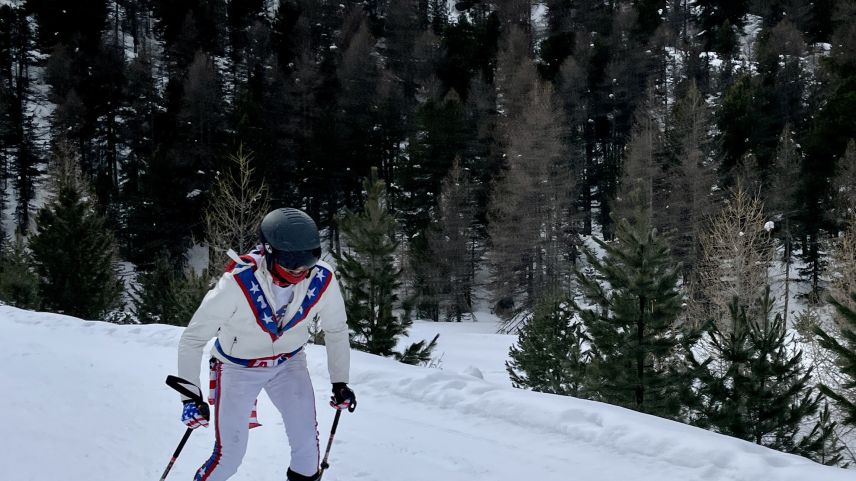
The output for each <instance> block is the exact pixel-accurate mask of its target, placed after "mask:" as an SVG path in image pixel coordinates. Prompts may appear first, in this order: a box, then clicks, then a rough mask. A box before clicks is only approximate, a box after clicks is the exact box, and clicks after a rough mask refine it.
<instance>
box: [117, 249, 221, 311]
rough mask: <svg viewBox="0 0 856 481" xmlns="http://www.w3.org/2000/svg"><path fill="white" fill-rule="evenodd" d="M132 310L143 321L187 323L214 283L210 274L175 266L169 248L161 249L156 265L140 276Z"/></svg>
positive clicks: (135, 289)
mask: <svg viewBox="0 0 856 481" xmlns="http://www.w3.org/2000/svg"><path fill="white" fill-rule="evenodd" d="M137 281H138V286H136V287H135V288H134V290H133V291H134V292H133V294H134V299H133V304H134V308H133V312H134V315H135V316H136V318H137V321H138V322H140V323H142V324H152V323H158V324H172V325H176V326H186V325H187V323H188V322H189V321H190V318H191V317H192V316H193V313H194V312H195V311H196V308H197V307H199V303H200V302H201V301H202V298H203V297H204V296H205V293H206V292H207V291H208V289H209V288H210V287H211V286H210V285H209V278H208V276H207V274H205V273H203V274H201V275H197V274H196V273H195V272H193V270H187V271H186V272H185V271H183V270H176V268H175V266H174V263H173V262H172V260H171V258H170V256H169V252H167V251H166V250H163V251H161V253H160V255H159V256H158V258H157V260H155V262H154V265H153V267H152V269H151V270H149V271H148V272H143V273H141V274H140V276H139V278H138V280H137Z"/></svg>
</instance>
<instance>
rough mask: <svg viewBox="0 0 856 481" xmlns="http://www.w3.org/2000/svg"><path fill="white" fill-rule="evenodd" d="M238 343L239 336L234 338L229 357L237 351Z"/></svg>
mask: <svg viewBox="0 0 856 481" xmlns="http://www.w3.org/2000/svg"><path fill="white" fill-rule="evenodd" d="M237 343H238V336H234V337H233V338H232V347H230V348H229V355H230V356H231V355H232V351H233V350H234V349H235V344H237Z"/></svg>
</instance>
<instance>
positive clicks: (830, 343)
mask: <svg viewBox="0 0 856 481" xmlns="http://www.w3.org/2000/svg"><path fill="white" fill-rule="evenodd" d="M850 301H851V302H853V303H856V290H854V291H852V292H851V293H850ZM830 302H831V303H832V305H833V306H835V309H836V310H837V311H838V314H839V315H840V320H841V331H840V337H839V336H834V335H832V334H830V333H828V332H826V331H825V330H823V329H822V328H821V327H819V326H818V327H816V328H815V334H817V336H818V338H819V341H820V345H821V346H823V347H825V348H826V349H828V350H830V351H832V353H834V354H835V356H836V357H837V364H838V366H839V368H840V369H841V373H842V374H843V375H844V376H845V378H846V380H845V381H844V382H843V383H842V384H841V386H837V387H836V386H827V385H821V387H820V389H821V390H822V391H823V393H824V394H826V395H827V396H829V397H830V398H832V400H833V401H835V403H836V404H837V405H838V406H839V407H840V408H841V411H842V412H843V414H844V417H843V419H842V421H843V422H844V423H845V424H849V425H851V426H856V310H854V309H853V308H851V307H849V306H847V305H846V304H845V303H843V302H841V301H839V300H837V299H834V298H831V299H830Z"/></svg>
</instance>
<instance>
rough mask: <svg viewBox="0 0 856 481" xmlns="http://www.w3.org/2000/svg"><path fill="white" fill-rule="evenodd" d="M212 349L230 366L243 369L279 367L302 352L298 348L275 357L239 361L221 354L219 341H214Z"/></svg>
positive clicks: (221, 348) (300, 348) (301, 348)
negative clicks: (237, 366) (238, 366)
mask: <svg viewBox="0 0 856 481" xmlns="http://www.w3.org/2000/svg"><path fill="white" fill-rule="evenodd" d="M214 349H217V353H218V354H219V355H220V356H222V357H223V359H225V360H227V361H229V362H231V363H232V364H238V365H240V366H244V367H273V366H279V365H280V364H282V363H284V362H285V361H287V360H289V359H291V358H292V357H294V356H295V355H297V354H298V353H299V352H300V351H302V350H303V346H300V347H299V348H297V350H295V351H291V352H286V353H283V354H277V355H276V356H269V357H260V358H258V359H241V358H239V357H233V356H230V355H228V354H226V353H225V352H223V347H222V346H221V345H220V339H217V340H216V341H214Z"/></svg>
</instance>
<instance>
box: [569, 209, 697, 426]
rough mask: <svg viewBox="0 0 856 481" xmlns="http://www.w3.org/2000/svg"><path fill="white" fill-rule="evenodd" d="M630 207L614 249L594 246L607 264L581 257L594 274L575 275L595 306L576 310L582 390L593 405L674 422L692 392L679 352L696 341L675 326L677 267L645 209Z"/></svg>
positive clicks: (612, 244) (591, 256) (603, 244)
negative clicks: (587, 362)
mask: <svg viewBox="0 0 856 481" xmlns="http://www.w3.org/2000/svg"><path fill="white" fill-rule="evenodd" d="M637 199H638V197H637ZM635 205H636V206H638V207H637V211H636V212H635V213H634V214H633V215H632V216H631V217H630V218H629V219H622V220H621V221H620V222H618V225H617V229H616V240H615V241H613V242H610V243H607V242H604V241H601V240H597V242H598V244H599V245H600V247H601V248H602V249H603V250H604V251H605V256H604V257H603V258H602V259H601V258H599V257H598V256H597V255H596V254H595V253H594V252H591V251H590V250H585V251H584V252H585V254H586V259H587V260H588V262H589V263H590V264H591V267H592V271H591V272H586V271H579V272H578V274H577V279H578V282H579V284H580V288H581V289H582V291H583V294H584V295H585V298H586V299H587V300H588V301H589V303H590V304H591V305H592V306H593V307H591V308H582V307H580V306H579V305H578V304H575V305H574V310H575V311H576V312H578V313H579V315H580V317H581V318H582V320H583V323H584V325H585V327H586V333H587V335H588V336H589V337H590V338H591V351H592V353H593V360H592V363H591V366H590V367H589V370H588V374H589V377H588V381H587V386H586V390H587V392H589V393H590V397H591V398H593V399H598V400H602V401H605V402H608V403H611V404H617V405H619V406H624V407H628V408H631V409H635V410H638V411H641V412H645V413H650V414H656V415H658V416H661V417H667V418H673V419H677V418H679V417H680V414H681V408H682V406H683V404H684V402H685V399H686V396H688V392H687V391H688V388H689V386H690V383H689V377H688V369H687V367H688V364H689V363H688V362H687V360H686V352H685V350H684V349H683V348H684V346H687V345H690V344H691V342H692V340H693V336H692V335H691V333H689V332H684V331H683V330H682V328H681V327H679V326H678V323H677V319H678V314H679V313H680V311H681V302H682V300H681V296H680V292H679V290H678V278H679V266H678V265H677V264H675V263H674V262H673V261H672V260H671V257H670V255H669V249H668V247H667V245H666V243H665V242H664V241H663V240H661V239H660V238H659V236H658V235H657V232H656V230H654V229H652V228H651V227H650V222H649V221H648V220H647V219H648V216H649V215H650V214H646V213H645V211H644V206H645V203H644V202H642V201H641V200H637V202H635ZM607 286H608V288H607Z"/></svg>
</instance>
